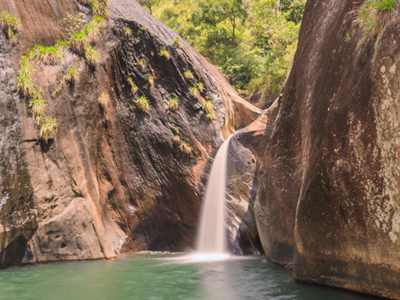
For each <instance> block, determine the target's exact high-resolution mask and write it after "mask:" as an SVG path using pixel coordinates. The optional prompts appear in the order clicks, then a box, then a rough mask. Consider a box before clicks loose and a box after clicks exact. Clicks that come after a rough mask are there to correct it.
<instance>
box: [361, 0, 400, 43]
mask: <svg viewBox="0 0 400 300" xmlns="http://www.w3.org/2000/svg"><path fill="white" fill-rule="evenodd" d="M397 2H398V0H367V1H366V2H365V3H364V4H363V5H362V6H361V7H360V8H359V9H358V10H357V12H356V16H355V20H354V22H355V24H357V25H359V26H361V28H363V29H364V30H366V31H367V32H370V33H372V34H373V35H376V34H378V32H379V31H380V30H381V29H382V28H383V26H384V25H385V24H386V22H387V21H388V20H390V18H391V17H392V14H393V12H394V11H395V8H396V4H397Z"/></svg>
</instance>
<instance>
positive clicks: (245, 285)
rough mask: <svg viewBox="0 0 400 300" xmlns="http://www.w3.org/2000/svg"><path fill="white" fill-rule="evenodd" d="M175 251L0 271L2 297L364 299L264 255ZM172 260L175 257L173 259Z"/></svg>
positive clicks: (57, 299)
mask: <svg viewBox="0 0 400 300" xmlns="http://www.w3.org/2000/svg"><path fill="white" fill-rule="evenodd" d="M176 257H177V256H176V255H175V256H174V255H161V254H135V255H123V256H121V257H120V259H118V260H114V261H90V262H72V263H57V264H47V265H40V266H32V267H24V268H18V269H11V270H5V271H0V299H1V300H28V299H29V300H50V299H51V300H67V299H68V300H70V299H71V300H117V299H118V300H128V299H135V300H142V299H143V300H159V299H160V300H161V299H163V300H180V299H184V300H187V299H190V300H225V299H226V300H242V299H249V300H250V299H251V300H253V299H254V300H260V299H274V300H275V299H285V300H286V299H299V300H336V299H337V300H339V299H340V300H366V299H373V298H368V297H365V296H360V295H358V294H353V293H349V292H345V291H341V290H337V289H331V288H324V287H319V286H309V285H304V284H299V283H295V282H294V281H292V279H291V274H290V271H289V270H285V269H283V268H281V267H278V266H275V265H273V264H271V263H269V262H267V260H266V259H265V258H253V259H241V260H238V259H233V260H225V261H219V262H218V261H217V262H216V261H214V262H197V263H190V262H187V260H183V261H181V260H180V259H176ZM171 258H172V259H171Z"/></svg>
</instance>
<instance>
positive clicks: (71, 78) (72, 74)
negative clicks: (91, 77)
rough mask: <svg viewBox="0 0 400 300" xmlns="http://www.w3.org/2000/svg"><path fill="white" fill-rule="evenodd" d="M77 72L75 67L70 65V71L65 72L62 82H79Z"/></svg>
mask: <svg viewBox="0 0 400 300" xmlns="http://www.w3.org/2000/svg"><path fill="white" fill-rule="evenodd" d="M79 77H80V75H79V71H78V68H77V67H76V65H72V66H71V69H69V71H68V72H67V74H66V75H65V76H64V80H65V81H66V82H69V83H74V82H77V81H78V80H79Z"/></svg>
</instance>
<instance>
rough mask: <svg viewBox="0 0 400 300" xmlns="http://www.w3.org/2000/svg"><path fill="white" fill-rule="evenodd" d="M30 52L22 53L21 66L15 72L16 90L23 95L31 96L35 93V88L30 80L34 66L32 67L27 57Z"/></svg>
mask: <svg viewBox="0 0 400 300" xmlns="http://www.w3.org/2000/svg"><path fill="white" fill-rule="evenodd" d="M29 56H30V54H28V55H24V56H23V57H22V59H21V67H20V68H19V71H18V73H17V75H18V80H17V92H18V93H19V94H20V95H21V96H23V97H33V96H35V95H36V88H35V85H34V84H33V82H32V77H31V76H32V73H33V72H35V68H34V67H32V65H31V63H30V59H29Z"/></svg>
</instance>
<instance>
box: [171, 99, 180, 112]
mask: <svg viewBox="0 0 400 300" xmlns="http://www.w3.org/2000/svg"><path fill="white" fill-rule="evenodd" d="M168 107H169V109H170V110H173V111H177V110H178V108H179V100H178V98H176V97H172V98H171V100H169V102H168Z"/></svg>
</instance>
